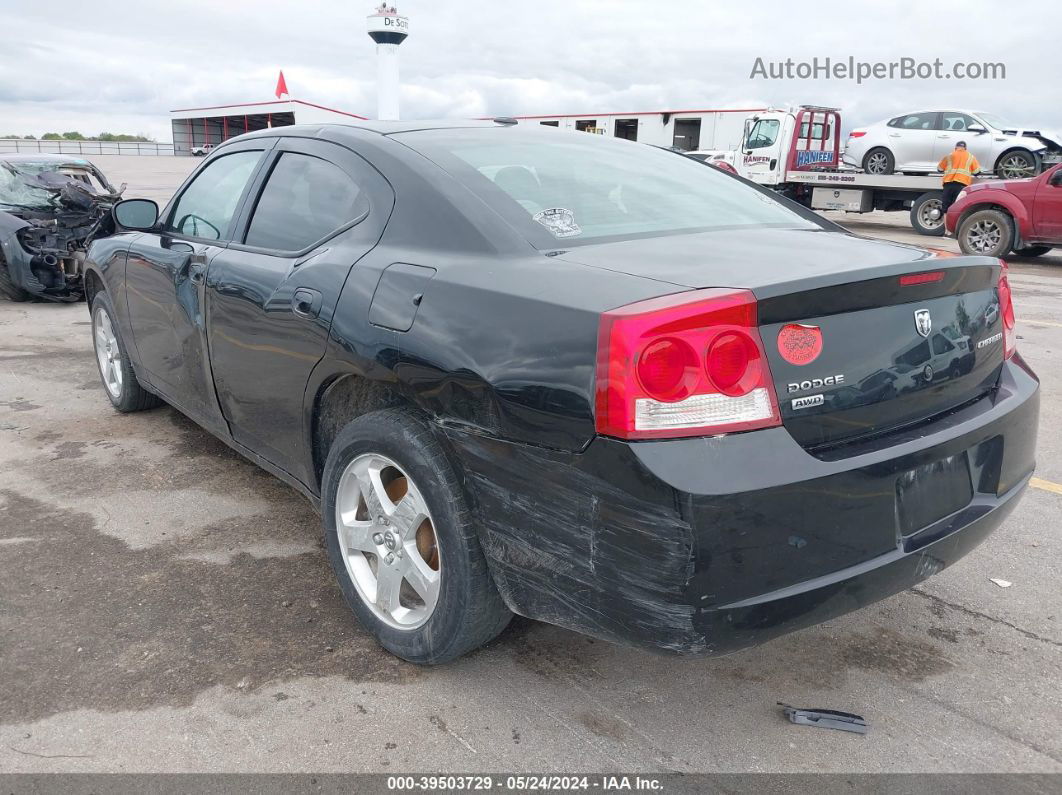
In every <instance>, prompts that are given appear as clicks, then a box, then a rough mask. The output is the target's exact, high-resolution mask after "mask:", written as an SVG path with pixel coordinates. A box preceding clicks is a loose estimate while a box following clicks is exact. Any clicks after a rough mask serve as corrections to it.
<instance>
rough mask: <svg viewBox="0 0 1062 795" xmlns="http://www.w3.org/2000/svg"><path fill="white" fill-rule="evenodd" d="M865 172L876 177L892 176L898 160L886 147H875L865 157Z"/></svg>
mask: <svg viewBox="0 0 1062 795" xmlns="http://www.w3.org/2000/svg"><path fill="white" fill-rule="evenodd" d="M863 170H864V171H865V172H866V173H868V174H873V175H875V176H884V175H886V174H891V173H892V172H893V171H895V170H896V158H895V157H893V155H892V152H890V151H889V150H888V149H886V148H885V147H884V146H875V147H874V148H873V149H871V150H870V151H869V152H867V153H866V155H864V156H863Z"/></svg>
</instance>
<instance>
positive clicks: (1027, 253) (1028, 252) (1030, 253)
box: [1014, 246, 1051, 257]
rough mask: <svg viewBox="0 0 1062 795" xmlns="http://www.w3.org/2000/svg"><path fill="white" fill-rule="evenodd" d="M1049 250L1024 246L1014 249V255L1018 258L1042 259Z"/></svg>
mask: <svg viewBox="0 0 1062 795" xmlns="http://www.w3.org/2000/svg"><path fill="white" fill-rule="evenodd" d="M1050 250H1051V246H1026V247H1025V248H1016V249H1014V254H1015V255H1016V256H1019V257H1042V256H1043V255H1044V254H1046V253H1047V252H1048V251H1050Z"/></svg>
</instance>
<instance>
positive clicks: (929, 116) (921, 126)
mask: <svg viewBox="0 0 1062 795" xmlns="http://www.w3.org/2000/svg"><path fill="white" fill-rule="evenodd" d="M896 126H897V127H899V128H901V129H903V130H932V129H934V128H935V127H936V126H937V114H936V113H912V114H910V115H908V116H904V117H903V118H901V119H900V122H899V124H897V125H896Z"/></svg>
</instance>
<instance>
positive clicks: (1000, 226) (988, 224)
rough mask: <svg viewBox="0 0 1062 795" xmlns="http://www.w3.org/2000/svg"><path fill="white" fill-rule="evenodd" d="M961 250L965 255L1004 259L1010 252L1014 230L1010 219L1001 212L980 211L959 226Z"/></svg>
mask: <svg viewBox="0 0 1062 795" xmlns="http://www.w3.org/2000/svg"><path fill="white" fill-rule="evenodd" d="M957 237H958V238H959V248H960V249H962V253H963V254H982V255H984V256H986V257H1003V256H1005V255H1006V254H1007V252H1009V251H1010V244H1011V241H1012V240H1013V238H1014V230H1013V226H1012V224H1011V220H1010V217H1009V216H1008V215H1006V214H1005V213H1002V212H1000V211H999V210H978V211H977V212H975V213H972V214H970V215H969V216H967V217H966V220H964V221H963V222H962V223H961V224H960V225H959V233H958V235H957Z"/></svg>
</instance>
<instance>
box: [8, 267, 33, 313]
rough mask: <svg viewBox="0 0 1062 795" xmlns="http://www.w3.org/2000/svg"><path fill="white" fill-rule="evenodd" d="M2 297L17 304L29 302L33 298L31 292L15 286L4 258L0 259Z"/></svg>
mask: <svg viewBox="0 0 1062 795" xmlns="http://www.w3.org/2000/svg"><path fill="white" fill-rule="evenodd" d="M0 295H2V296H3V297H4V298H6V299H7V300H8V301H15V302H16V303H22V302H23V301H28V300H30V298H32V297H33V295H32V294H31V293H30V292H29V291H27V290H23V289H22V288H21V287H19V286H18V285H17V284H15V282H14V280H13V279H12V278H11V274H10V273H9V272H8V270H7V261H6V260H5V259H4V258H3V257H0Z"/></svg>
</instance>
